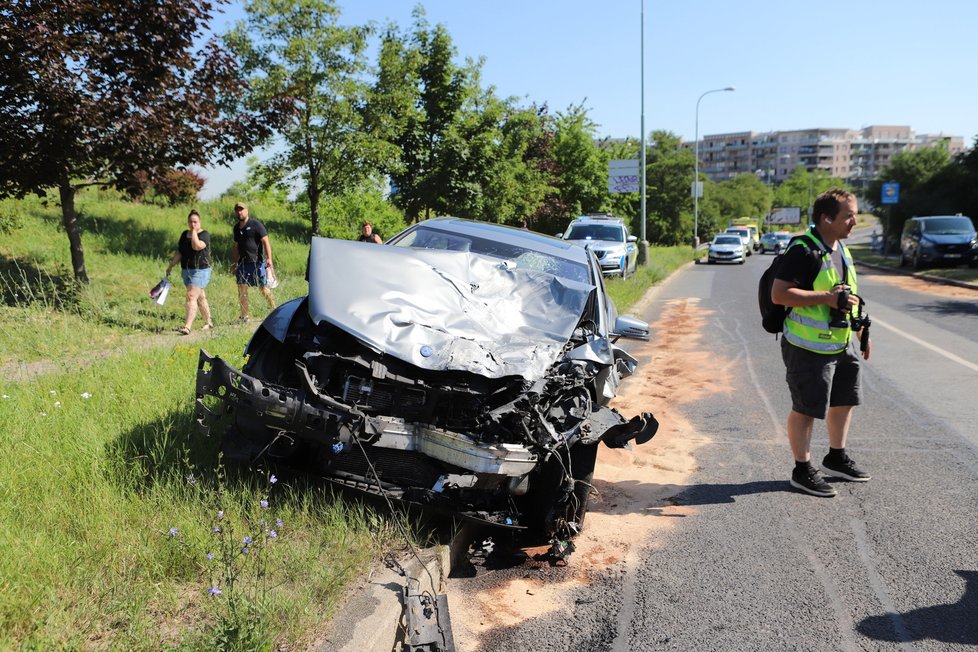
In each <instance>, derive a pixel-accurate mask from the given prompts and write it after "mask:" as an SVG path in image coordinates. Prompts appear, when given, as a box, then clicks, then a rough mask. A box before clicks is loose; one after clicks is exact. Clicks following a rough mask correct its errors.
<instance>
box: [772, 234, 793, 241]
mask: <svg viewBox="0 0 978 652" xmlns="http://www.w3.org/2000/svg"><path fill="white" fill-rule="evenodd" d="M774 237H775V238H777V239H778V240H785V241H788V240H791V234H790V233H775V234H774Z"/></svg>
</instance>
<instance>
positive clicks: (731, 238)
mask: <svg viewBox="0 0 978 652" xmlns="http://www.w3.org/2000/svg"><path fill="white" fill-rule="evenodd" d="M740 242H741V240H740V238H739V237H737V236H735V235H718V236H717V237H716V239H715V240H714V241H713V244H718V245H739V244H740Z"/></svg>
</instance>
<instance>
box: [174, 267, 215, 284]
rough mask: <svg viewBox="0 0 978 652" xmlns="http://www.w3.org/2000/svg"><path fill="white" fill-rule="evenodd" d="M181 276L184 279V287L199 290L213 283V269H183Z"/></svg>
mask: <svg viewBox="0 0 978 652" xmlns="http://www.w3.org/2000/svg"><path fill="white" fill-rule="evenodd" d="M180 276H181V277H183V284H184V285H193V286H194V287H198V288H205V287H207V284H208V283H210V282H211V269H210V267H208V268H206V269H181V270H180Z"/></svg>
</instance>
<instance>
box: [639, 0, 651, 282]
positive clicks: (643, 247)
mask: <svg viewBox="0 0 978 652" xmlns="http://www.w3.org/2000/svg"><path fill="white" fill-rule="evenodd" d="M641 16H642V21H641V22H642V27H641V41H642V44H641V46H640V47H639V53H640V54H639V57H640V58H641V63H640V64H639V70H640V75H641V77H642V81H641V83H640V84H639V87H640V88H641V91H640V94H641V96H642V98H641V120H640V123H639V124H640V126H639V131H640V134H639V136H640V137H641V143H642V144H641V146H640V147H639V169H638V191H639V193H640V195H641V198H640V200H639V203H640V205H641V209H640V211H639V213H640V215H639V220H640V221H639V234H640V237H639V239H638V240H639V242H638V264H639V265H645V264H646V263H647V262H648V260H649V242H648V240H646V239H645V0H642V11H641Z"/></svg>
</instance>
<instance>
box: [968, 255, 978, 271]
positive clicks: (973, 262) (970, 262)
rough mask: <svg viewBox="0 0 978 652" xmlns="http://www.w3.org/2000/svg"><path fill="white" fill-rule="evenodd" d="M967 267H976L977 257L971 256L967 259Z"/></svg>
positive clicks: (977, 265) (977, 263)
mask: <svg viewBox="0 0 978 652" xmlns="http://www.w3.org/2000/svg"><path fill="white" fill-rule="evenodd" d="M968 267H970V268H971V269H975V268H978V258H972V259H971V260H969V261H968Z"/></svg>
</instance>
